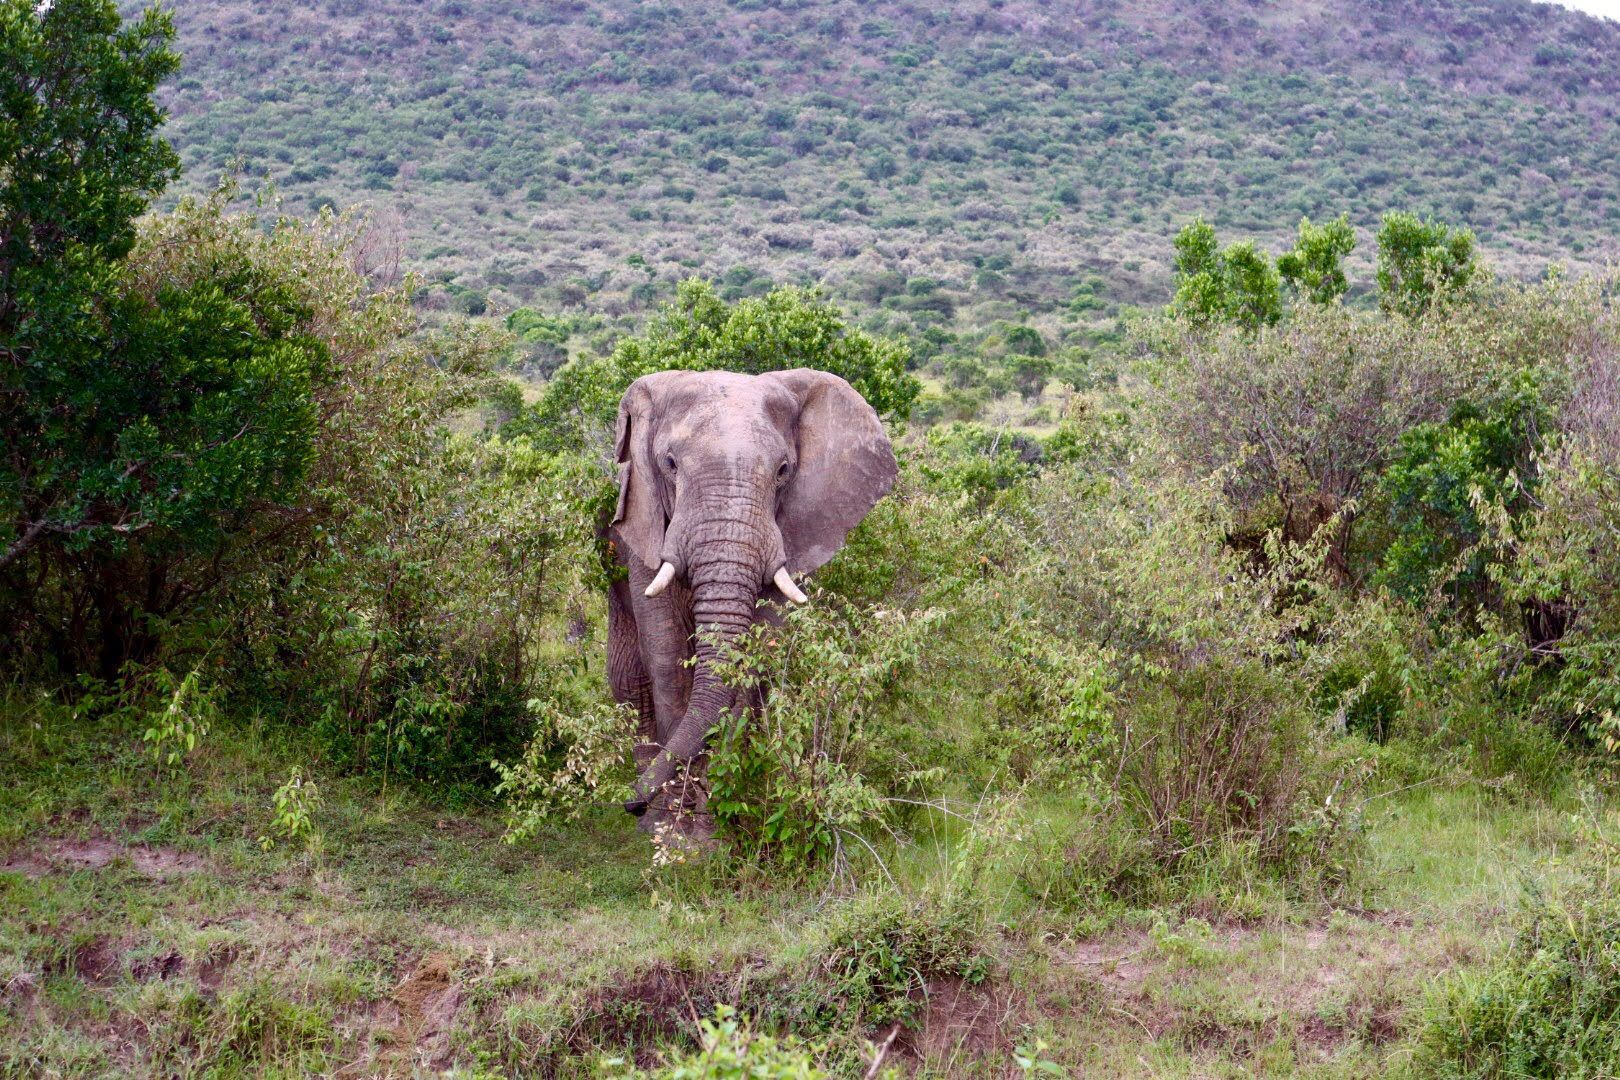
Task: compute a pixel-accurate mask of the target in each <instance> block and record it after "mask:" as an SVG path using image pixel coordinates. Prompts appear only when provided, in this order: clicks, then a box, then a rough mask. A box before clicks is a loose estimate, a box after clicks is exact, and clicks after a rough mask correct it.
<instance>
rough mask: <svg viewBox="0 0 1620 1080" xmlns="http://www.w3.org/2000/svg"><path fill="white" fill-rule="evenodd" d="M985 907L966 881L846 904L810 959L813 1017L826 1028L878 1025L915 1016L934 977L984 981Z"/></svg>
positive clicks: (824, 931) (824, 927) (876, 895)
mask: <svg viewBox="0 0 1620 1080" xmlns="http://www.w3.org/2000/svg"><path fill="white" fill-rule="evenodd" d="M986 929H987V927H986V922H985V911H984V908H983V907H982V905H981V904H980V903H979V902H978V901H976V900H975V899H973V898H972V896H971V894H970V891H969V890H967V889H964V888H962V887H960V886H958V887H954V888H943V889H937V890H925V891H924V892H922V893H921V894H919V895H917V896H915V897H907V896H905V895H902V894H900V893H897V892H893V891H886V892H867V893H862V894H861V895H859V896H857V897H855V898H854V899H852V900H848V901H845V902H844V903H842V904H841V905H840V906H839V907H838V908H837V909H836V910H835V911H834V912H833V913H832V914H831V915H830V916H829V917H828V918H827V919H826V920H825V922H824V923H823V924H822V926H821V928H820V934H821V939H820V944H819V946H818V947H817V949H816V951H815V953H814V956H813V959H812V965H811V968H812V973H813V974H814V975H816V976H817V980H818V985H816V988H815V991H814V992H815V996H816V998H817V1005H818V1007H819V1009H820V1010H821V1011H822V1013H823V1015H817V1016H815V1017H814V1019H815V1021H816V1022H818V1023H819V1024H821V1025H823V1026H828V1027H850V1026H855V1025H857V1024H858V1025H862V1026H876V1025H881V1024H889V1023H894V1022H896V1021H900V1022H906V1021H908V1020H910V1019H912V1018H913V1016H914V1014H915V1010H916V1009H917V1007H918V1005H919V1004H920V1003H921V998H922V994H923V992H925V991H926V990H927V988H928V984H929V983H930V981H932V980H935V979H941V978H956V979H961V980H963V981H965V982H968V983H978V982H982V981H983V980H984V979H985V978H986V977H987V976H988V975H989V972H990V959H989V957H988V956H987V955H986V954H985V953H984V951H983V943H984V937H985V933H986Z"/></svg>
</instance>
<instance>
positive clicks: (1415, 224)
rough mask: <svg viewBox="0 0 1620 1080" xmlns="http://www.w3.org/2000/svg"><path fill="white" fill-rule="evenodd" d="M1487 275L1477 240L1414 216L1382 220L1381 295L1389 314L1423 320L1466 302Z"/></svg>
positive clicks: (1390, 216) (1391, 216)
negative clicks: (1437, 309)
mask: <svg viewBox="0 0 1620 1080" xmlns="http://www.w3.org/2000/svg"><path fill="white" fill-rule="evenodd" d="M1486 276H1487V272H1486V270H1485V268H1484V266H1483V264H1482V263H1481V262H1480V259H1479V256H1478V255H1477V254H1476V253H1475V250H1474V234H1473V233H1471V232H1469V231H1468V230H1467V229H1454V228H1452V227H1451V226H1448V225H1444V224H1442V223H1440V222H1437V221H1434V220H1433V219H1427V220H1423V219H1419V218H1418V217H1417V215H1415V214H1406V213H1400V212H1395V213H1389V214H1385V215H1384V220H1383V224H1382V225H1380V226H1379V229H1378V291H1379V294H1380V299H1381V301H1382V303H1383V305H1384V306H1385V307H1386V308H1388V309H1389V310H1391V311H1398V312H1401V313H1403V314H1406V315H1419V314H1422V313H1423V312H1425V311H1427V310H1428V309H1429V308H1430V307H1431V306H1433V305H1435V304H1436V303H1443V302H1448V301H1450V300H1454V299H1461V298H1465V297H1466V296H1467V295H1468V293H1469V290H1470V289H1471V288H1473V287H1474V286H1475V285H1477V284H1479V283H1481V282H1482V281H1483V280H1484V279H1485V278H1486Z"/></svg>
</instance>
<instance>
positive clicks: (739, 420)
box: [670, 372, 794, 450]
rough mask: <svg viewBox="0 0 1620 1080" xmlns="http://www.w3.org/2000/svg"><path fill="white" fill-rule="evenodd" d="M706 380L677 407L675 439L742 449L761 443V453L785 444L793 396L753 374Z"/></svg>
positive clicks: (729, 374) (712, 376) (715, 374)
mask: <svg viewBox="0 0 1620 1080" xmlns="http://www.w3.org/2000/svg"><path fill="white" fill-rule="evenodd" d="M705 376H706V377H705V378H704V379H702V380H701V381H698V380H694V385H691V386H689V387H683V388H682V389H683V390H685V391H686V393H685V394H683V395H682V396H683V397H685V398H686V401H685V402H681V403H676V408H675V409H674V410H673V411H674V414H675V415H674V416H673V417H671V419H672V420H673V423H672V424H671V425H670V435H671V437H672V439H674V440H675V441H678V442H681V443H687V442H692V441H697V442H701V443H703V444H707V445H723V446H734V447H735V448H737V449H747V448H750V447H751V445H752V444H754V443H758V444H760V445H759V449H761V450H764V449H767V448H769V447H770V446H772V445H775V444H777V443H779V442H781V441H783V431H784V428H785V427H786V426H787V424H788V423H790V422H791V418H792V416H791V414H792V408H793V404H794V403H793V399H792V397H791V396H790V395H788V394H786V393H784V392H783V391H782V390H781V389H780V388H779V387H776V386H773V385H772V384H770V383H767V382H765V381H764V380H761V379H757V378H755V377H753V376H750V375H737V374H734V373H732V372H706V373H705ZM682 406H684V407H682Z"/></svg>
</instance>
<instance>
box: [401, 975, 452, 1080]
mask: <svg viewBox="0 0 1620 1080" xmlns="http://www.w3.org/2000/svg"><path fill="white" fill-rule="evenodd" d="M394 1005H395V1006H396V1007H397V1008H398V1009H399V1028H398V1031H399V1038H398V1040H397V1043H396V1045H398V1046H399V1047H400V1048H401V1049H405V1048H410V1049H412V1050H413V1051H414V1060H415V1061H416V1062H418V1063H420V1064H422V1065H426V1066H427V1067H429V1068H432V1069H443V1068H445V1067H446V1066H448V1065H449V1064H450V1032H451V1029H452V1028H453V1027H454V1026H455V1020H456V1012H457V1010H459V1009H460V1008H461V987H459V986H457V985H456V982H455V979H454V977H453V975H452V973H451V970H450V957H449V956H447V955H446V954H444V953H431V954H429V955H427V956H425V957H423V958H422V961H421V963H419V964H417V966H416V970H415V971H413V972H411V973H410V974H409V975H408V976H406V977H405V981H404V982H402V983H400V984H399V988H398V989H396V990H395V991H394Z"/></svg>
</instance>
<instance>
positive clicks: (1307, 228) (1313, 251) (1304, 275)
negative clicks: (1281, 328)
mask: <svg viewBox="0 0 1620 1080" xmlns="http://www.w3.org/2000/svg"><path fill="white" fill-rule="evenodd" d="M1355 247H1356V232H1355V230H1354V229H1352V228H1351V227H1350V216H1349V215H1348V214H1340V215H1339V216H1338V217H1337V218H1335V219H1334V220H1333V221H1330V222H1328V223H1327V224H1325V225H1315V224H1312V222H1311V219H1310V218H1308V217H1304V218H1300V219H1299V238H1298V239H1297V240H1295V241H1294V250H1292V251H1290V252H1288V253H1286V254H1284V255H1283V256H1282V257H1280V258H1279V259H1278V260H1277V272H1278V274H1280V275H1281V276H1282V279H1283V282H1284V283H1285V284H1286V285H1287V286H1288V288H1289V289H1290V291H1292V292H1293V293H1294V294H1295V295H1296V296H1299V297H1303V298H1304V299H1306V300H1309V301H1310V302H1311V303H1313V304H1331V303H1332V302H1333V301H1335V300H1337V299H1338V298H1339V297H1341V296H1343V295H1344V294H1345V291H1346V290H1347V289H1348V288H1349V287H1350V283H1349V282H1348V281H1347V280H1346V279H1345V276H1344V259H1345V256H1347V255H1349V254H1350V252H1352V251H1354V250H1355Z"/></svg>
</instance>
